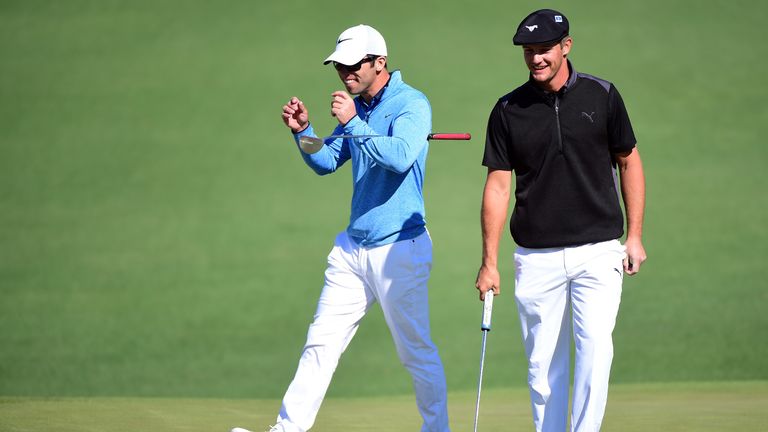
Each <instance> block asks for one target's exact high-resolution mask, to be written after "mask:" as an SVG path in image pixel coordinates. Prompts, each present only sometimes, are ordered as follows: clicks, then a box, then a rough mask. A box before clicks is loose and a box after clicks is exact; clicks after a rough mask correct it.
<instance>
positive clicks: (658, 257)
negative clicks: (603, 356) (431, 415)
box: [0, 0, 768, 399]
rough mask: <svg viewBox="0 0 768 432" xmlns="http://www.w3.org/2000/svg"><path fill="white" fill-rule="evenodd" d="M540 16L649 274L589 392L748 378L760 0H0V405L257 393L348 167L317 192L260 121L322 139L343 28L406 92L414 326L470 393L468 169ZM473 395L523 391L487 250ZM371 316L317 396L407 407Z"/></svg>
mask: <svg viewBox="0 0 768 432" xmlns="http://www.w3.org/2000/svg"><path fill="white" fill-rule="evenodd" d="M541 7H554V8H557V9H559V10H561V11H562V12H564V13H565V14H566V15H567V16H568V18H569V20H570V22H571V27H572V32H571V33H572V35H573V37H574V41H575V42H574V48H573V51H572V55H571V59H572V61H573V62H574V65H575V67H576V68H577V69H578V70H581V71H584V72H587V73H590V74H594V75H597V76H600V77H603V78H606V79H608V80H610V81H612V82H614V83H615V85H616V86H617V87H618V88H619V90H620V91H621V93H622V96H623V97H624V101H625V103H626V105H627V108H628V110H629V113H630V116H631V118H632V121H633V124H634V128H635V133H636V136H637V138H638V141H639V148H640V151H641V154H642V156H643V159H644V162H645V167H646V175H647V182H648V206H647V213H646V223H645V238H644V241H645V246H646V250H647V252H648V255H649V260H648V261H647V263H646V265H645V266H644V267H643V271H642V272H641V274H640V275H639V276H636V277H633V278H628V279H627V280H626V283H625V289H624V295H623V302H622V307H621V311H620V315H619V321H618V326H617V328H616V331H615V344H616V356H615V361H614V368H613V375H612V379H613V382H617V383H645V382H670V381H719V380H723V381H725V380H766V379H768V363H766V361H765V358H766V357H768V340H766V334H768V333H767V332H768V314H767V313H766V312H765V310H764V309H765V305H766V304H767V303H768V290H766V282H765V279H764V276H763V274H764V269H765V260H766V258H768V250H767V246H766V244H767V243H768V229H766V215H767V212H766V207H767V206H768V199H767V195H766V192H765V191H766V189H768V181H766V178H765V175H764V173H763V171H762V167H763V165H764V164H765V163H766V162H767V161H768V150H766V146H765V145H764V143H763V138H764V137H765V135H766V132H768V131H766V124H768V109H767V108H766V105H765V100H766V97H768V86H766V84H765V83H764V80H765V77H766V73H767V72H768V62H767V61H766V58H765V53H764V49H762V43H763V41H764V40H765V37H766V30H765V25H764V22H763V21H764V19H765V17H766V16H768V3H765V2H761V1H758V0H752V1H746V0H736V1H728V2H725V1H710V2H695V1H692V0H685V1H679V2H669V1H660V0H651V1H646V2H637V1H607V0H601V1H595V2H589V3H585V2H581V3H578V4H577V3H574V2H566V1H562V0H557V1H553V2H548V3H543V2H539V1H533V0H526V1H519V2H502V1H488V2H474V3H472V4H469V3H463V2H456V3H454V2H445V1H441V2H438V1H422V2H414V1H402V0H393V1H389V2H385V3H382V2H374V1H359V2H354V3H348V2H340V1H335V0H334V1H327V2H312V1H303V0H302V1H282V2H257V1H224V2H205V1H77V0H71V1H66V2H54V1H31V2H27V1H9V0H3V1H0V395H8V396H180V397H212V398H216V397H227V398H229V397H258V398H272V399H277V398H279V397H281V396H282V393H283V391H284V390H285V388H286V386H287V385H288V383H289V382H290V379H291V378H292V376H293V373H294V371H295V366H296V363H297V361H298V356H299V353H300V350H301V347H302V345H303V342H304V338H305V335H306V329H307V326H308V325H309V323H310V321H311V319H312V314H313V312H314V309H315V304H316V300H317V297H318V295H319V290H320V288H321V287H322V280H323V270H324V268H325V258H326V254H327V253H328V251H329V250H330V247H331V245H332V241H333V237H334V235H335V234H336V233H337V232H339V231H341V230H343V229H344V227H345V225H346V221H347V218H348V212H349V199H350V195H351V182H350V174H349V168H344V169H342V170H340V172H338V173H337V174H336V175H332V176H326V177H318V176H316V175H315V174H314V173H312V172H311V171H310V170H309V169H308V168H307V167H306V166H304V164H303V162H302V161H301V158H300V157H299V155H298V153H297V150H296V149H295V147H294V144H293V142H292V140H291V138H290V134H289V133H288V132H287V129H286V128H285V127H284V125H283V124H282V122H281V120H280V111H281V106H282V105H283V104H284V103H285V102H286V101H287V100H288V98H289V97H291V96H294V95H296V96H299V97H301V98H302V99H303V100H304V101H305V103H306V105H307V107H308V108H309V110H310V116H311V119H312V122H313V124H314V126H315V129H316V130H317V131H318V132H319V133H323V131H326V132H330V131H331V129H332V128H333V126H334V124H335V121H334V119H333V118H331V117H330V115H329V101H330V94H331V92H332V91H334V90H337V89H340V88H342V86H341V83H340V82H339V81H338V77H337V76H336V74H335V71H333V69H332V68H330V67H327V66H323V65H322V60H323V59H324V58H325V57H326V56H327V55H328V54H329V53H330V52H331V51H332V50H333V47H334V43H335V39H336V37H337V35H338V34H339V33H340V32H341V31H342V30H344V29H345V28H347V27H350V26H352V25H356V24H359V23H366V24H370V25H373V26H374V27H376V28H377V29H379V30H380V31H381V32H382V33H383V35H384V36H385V38H386V39H387V43H388V46H389V51H390V56H389V66H390V69H401V70H402V72H403V77H404V79H405V81H406V82H408V83H409V84H411V85H413V86H414V87H416V88H418V89H420V90H422V91H423V92H424V93H425V94H426V95H427V96H428V97H429V99H430V101H431V103H432V108H433V130H434V131H442V132H470V133H472V134H473V137H474V138H473V139H472V141H470V142H433V143H432V144H431V148H430V156H429V163H428V170H427V180H426V186H425V196H426V200H427V220H428V226H429V229H430V231H431V234H432V237H433V240H434V247H435V249H434V271H433V274H432V279H431V282H430V296H431V313H432V328H433V337H434V339H435V341H436V342H437V344H438V347H439V348H440V350H441V354H442V357H443V361H444V363H445V367H446V373H447V376H448V384H449V388H450V389H451V390H470V389H472V388H474V386H475V385H476V379H477V370H478V360H479V348H480V337H481V332H480V331H479V320H480V311H481V305H480V303H479V302H478V301H477V299H476V292H475V289H474V278H475V275H476V272H477V268H478V265H479V262H480V229H479V205H480V194H481V191H482V186H483V182H484V178H485V169H484V168H483V167H482V166H481V165H480V160H481V157H482V151H483V143H484V139H485V123H486V120H487V116H488V114H489V112H490V109H491V107H492V106H493V104H494V103H495V101H496V99H497V98H498V97H500V96H501V95H503V94H505V93H507V92H508V91H510V90H511V89H513V88H515V87H517V86H518V85H519V84H520V83H522V82H523V81H524V80H525V79H526V77H527V72H526V69H525V67H524V64H523V62H522V56H521V53H520V50H519V48H516V47H514V46H512V44H511V39H512V35H513V33H514V30H515V27H516V26H517V23H518V22H519V21H520V19H521V18H522V17H523V16H525V15H526V14H527V13H529V12H531V11H532V10H534V9H538V8H541ZM512 251H513V245H512V242H511V239H509V237H507V238H505V245H504V247H503V248H502V255H503V256H502V260H503V269H502V270H503V273H502V277H503V282H502V283H503V286H502V290H503V294H502V296H501V297H499V298H498V299H497V302H496V304H495V308H494V331H493V332H492V333H491V334H490V336H489V347H488V357H487V359H486V361H487V363H486V365H487V369H486V382H485V383H484V386H487V387H498V388H503V387H520V386H524V385H525V379H526V370H525V357H524V355H523V352H522V343H521V341H520V331H519V325H518V322H517V312H516V309H515V305H514V299H513V295H512V293H513V286H512V281H513V272H512V262H511V253H512ZM410 391H411V390H410V379H409V377H408V376H407V374H406V372H405V371H404V369H403V368H402V367H401V366H400V364H399V362H398V360H397V357H396V355H395V351H394V347H393V346H392V344H391V342H390V336H389V334H388V330H387V328H386V326H385V325H384V322H383V319H382V317H381V313H380V311H379V310H378V309H374V310H373V311H372V312H371V313H370V314H369V316H368V317H367V318H366V319H365V320H364V322H363V325H362V326H361V329H360V331H359V332H358V335H357V337H356V338H355V340H354V341H353V342H352V344H351V345H350V347H349V349H348V351H347V353H345V355H344V356H343V357H342V361H341V364H340V367H339V369H338V371H337V374H336V377H335V379H334V381H333V383H332V385H331V389H330V392H329V395H330V396H349V397H355V396H373V395H379V396H380V395H393V394H407V393H410Z"/></svg>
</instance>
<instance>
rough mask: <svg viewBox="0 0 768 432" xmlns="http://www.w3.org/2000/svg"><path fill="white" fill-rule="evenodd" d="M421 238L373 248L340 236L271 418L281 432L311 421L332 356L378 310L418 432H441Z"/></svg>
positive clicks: (438, 375)
mask: <svg viewBox="0 0 768 432" xmlns="http://www.w3.org/2000/svg"><path fill="white" fill-rule="evenodd" d="M431 268H432V240H431V239H430V237H429V234H428V233H427V232H425V233H424V234H422V235H420V236H418V237H416V238H414V239H411V240H403V241H398V242H395V243H392V244H388V245H384V246H379V247H375V248H365V247H360V246H358V245H357V244H356V243H355V242H354V241H352V240H351V239H350V238H349V237H348V236H347V233H346V232H342V233H341V234H339V235H338V236H337V237H336V240H335V243H334V246H333V249H332V250H331V253H330V254H329V255H328V267H327V269H326V271H325V286H324V287H323V290H322V292H321V294H320V300H319V301H318V305H317V312H315V317H314V321H313V322H312V324H311V325H310V326H309V331H308V333H307V342H306V344H305V345H304V350H303V352H302V355H301V358H300V360H299V366H298V369H297V371H296V375H295V377H294V378H293V381H292V382H291V384H290V386H289V387H288V390H287V392H286V394H285V396H284V397H283V404H282V407H281V409H280V415H279V416H278V418H277V421H278V423H280V424H281V425H282V426H283V427H284V428H285V430H286V431H287V432H304V431H306V430H308V429H309V428H310V427H312V425H313V424H314V422H315V417H316V416H317V412H318V411H319V409H320V404H321V403H322V401H323V398H324V397H325V393H326V390H327V389H328V386H329V384H330V382H331V377H332V375H333V373H334V371H335V370H336V366H337V364H338V361H339V357H340V356H341V354H342V353H343V352H344V350H345V349H346V347H347V345H348V344H349V342H350V341H351V340H352V337H353V336H354V335H355V332H356V331H357V328H358V325H359V324H360V321H361V320H362V318H363V316H365V314H366V312H367V311H368V309H369V308H370V307H371V306H372V305H373V304H374V303H376V302H378V303H379V304H380V305H381V309H382V311H383V312H384V319H385V321H386V323H387V325H388V326H389V330H390V333H391V334H392V339H393V340H394V342H395V348H396V350H397V354H398V356H399V357H400V361H401V362H402V364H403V365H404V366H405V367H406V369H407V370H408V372H410V374H411V377H412V381H413V387H414V390H415V393H416V404H417V407H418V410H419V413H420V414H421V416H422V418H423V419H424V423H423V426H422V428H421V430H422V431H423V432H427V431H429V432H445V431H448V430H449V428H448V410H447V400H446V399H447V396H446V382H445V373H444V371H443V364H442V362H441V360H440V356H439V355H438V352H437V348H436V347H435V345H434V344H433V343H432V339H431V337H430V328H429V303H428V297H427V281H428V279H429V274H430V270H431Z"/></svg>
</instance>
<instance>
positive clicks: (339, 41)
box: [336, 38, 352, 44]
mask: <svg viewBox="0 0 768 432" xmlns="http://www.w3.org/2000/svg"><path fill="white" fill-rule="evenodd" d="M348 40H352V38H346V39H339V40H338V41H336V43H337V44H340V43H342V42H344V41H348Z"/></svg>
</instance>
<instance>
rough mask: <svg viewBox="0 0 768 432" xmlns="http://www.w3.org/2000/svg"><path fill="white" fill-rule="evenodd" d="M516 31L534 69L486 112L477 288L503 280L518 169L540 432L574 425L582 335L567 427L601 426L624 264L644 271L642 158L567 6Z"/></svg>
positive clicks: (539, 14) (522, 275)
mask: <svg viewBox="0 0 768 432" xmlns="http://www.w3.org/2000/svg"><path fill="white" fill-rule="evenodd" d="M513 41H514V44H515V45H522V50H523V59H524V60H525V64H526V65H527V66H528V70H529V71H530V74H529V78H528V81H527V82H526V83H524V84H523V85H521V86H520V87H518V88H516V89H515V90H513V91H512V92H511V93H508V94H507V95H505V96H503V97H501V98H500V99H499V100H498V102H497V103H496V105H495V106H494V107H493V110H492V111H491V114H490V118H489V120H488V128H487V137H486V143H485V153H484V156H483V165H485V166H486V167H487V168H488V174H487V178H486V182H485V189H484V191H483V199H482V212H481V224H482V235H483V256H482V265H481V267H480V270H479V272H478V275H477V283H476V287H477V289H478V290H479V291H480V297H481V298H484V296H485V295H489V294H488V291H490V290H493V291H495V292H496V293H497V294H498V293H499V291H500V288H501V284H500V280H499V271H498V264H497V256H498V248H499V242H500V238H501V236H502V232H503V230H504V224H505V221H506V217H507V208H508V205H509V199H510V194H511V192H510V191H511V184H512V173H513V172H514V174H515V207H514V211H513V212H512V217H511V221H510V228H511V231H512V238H513V239H514V241H515V243H516V244H517V248H516V250H515V253H514V261H515V300H516V302H517V307H518V312H519V315H520V322H521V324H522V333H523V342H524V345H525V352H526V354H527V356H528V385H529V388H530V396H531V404H532V408H533V422H534V425H535V428H536V430H537V431H545V432H555V431H557V432H563V431H564V430H566V423H567V416H568V402H569V400H568V399H569V397H568V391H569V384H570V372H569V370H570V349H571V334H573V339H574V342H575V365H574V376H573V401H572V403H573V408H572V412H571V429H570V430H571V431H579V432H591V431H598V430H599V429H600V424H601V422H602V419H603V413H604V411H605V404H606V398H607V394H608V377H609V374H610V369H611V361H612V358H613V342H612V336H611V334H612V332H613V328H614V325H615V322H616V315H617V313H618V309H619V301H620V297H621V287H622V279H623V274H624V273H626V274H628V275H632V274H635V273H637V272H638V271H639V270H640V265H641V264H642V263H643V261H645V259H646V255H645V250H644V248H643V244H642V242H641V235H642V225H643V211H644V207H645V180H644V175H643V167H642V163H641V161H640V154H639V153H638V150H637V148H636V147H635V144H636V142H635V137H634V134H633V131H632V125H631V124H630V121H629V117H628V115H627V111H626V109H625V107H624V103H623V101H622V99H621V96H620V95H619V92H618V90H616V87H614V85H613V84H611V83H610V82H608V81H605V80H603V79H600V78H596V77H594V76H591V75H587V74H583V73H581V72H578V71H577V70H576V69H574V67H573V65H572V64H571V62H570V61H569V60H568V56H569V54H570V52H571V48H572V46H573V40H572V39H571V37H570V36H569V28H568V20H567V19H566V17H565V15H563V14H562V13H560V12H557V11H554V10H548V9H544V10H538V11H536V12H533V13H531V14H530V15H528V16H527V17H525V19H523V21H522V22H521V23H520V25H519V26H518V28H517V32H516V34H515V36H514V39H513ZM617 171H618V178H617ZM618 179H620V181H618ZM620 196H621V198H623V201H624V205H625V208H626V223H627V226H626V229H627V232H626V240H625V243H624V245H622V244H621V243H620V242H619V238H621V237H622V236H623V235H624V217H623V214H622V210H621V207H620V203H619V197H620Z"/></svg>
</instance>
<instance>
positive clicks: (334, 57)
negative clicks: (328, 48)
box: [323, 41, 368, 66]
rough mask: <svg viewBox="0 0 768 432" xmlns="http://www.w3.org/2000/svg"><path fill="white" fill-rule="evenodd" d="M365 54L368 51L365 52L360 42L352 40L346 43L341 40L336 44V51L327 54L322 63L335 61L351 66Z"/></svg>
mask: <svg viewBox="0 0 768 432" xmlns="http://www.w3.org/2000/svg"><path fill="white" fill-rule="evenodd" d="M366 55H368V53H367V52H365V48H364V47H362V46H360V44H356V43H354V42H353V41H349V42H347V43H344V42H342V43H340V44H337V45H336V51H334V52H333V53H332V54H331V55H329V56H328V58H327V59H325V61H324V62H323V64H328V63H330V62H336V63H341V64H344V65H347V66H352V65H353V64H355V63H357V62H359V61H360V60H362V59H363V58H364V57H365V56H366Z"/></svg>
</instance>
